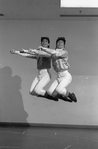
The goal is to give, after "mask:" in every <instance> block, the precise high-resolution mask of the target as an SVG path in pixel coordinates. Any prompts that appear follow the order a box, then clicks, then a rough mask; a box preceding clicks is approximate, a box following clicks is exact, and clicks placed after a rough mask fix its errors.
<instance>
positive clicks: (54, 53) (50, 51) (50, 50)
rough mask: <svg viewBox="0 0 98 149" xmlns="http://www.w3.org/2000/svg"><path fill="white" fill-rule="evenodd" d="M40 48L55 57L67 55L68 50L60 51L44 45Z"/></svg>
mask: <svg viewBox="0 0 98 149" xmlns="http://www.w3.org/2000/svg"><path fill="white" fill-rule="evenodd" d="M41 49H42V50H43V51H45V52H47V53H49V54H51V55H55V56H57V57H66V58H67V57H68V52H67V51H66V50H65V49H63V50H62V51H56V50H55V49H50V48H45V47H41Z"/></svg>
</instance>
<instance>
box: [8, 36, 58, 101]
mask: <svg viewBox="0 0 98 149" xmlns="http://www.w3.org/2000/svg"><path fill="white" fill-rule="evenodd" d="M41 46H42V47H45V48H49V47H50V39H49V38H48V37H41ZM38 51H39V53H40V48H38ZM10 52H11V54H18V55H21V56H24V57H28V58H33V59H37V69H38V76H37V77H36V78H35V79H34V81H33V82H32V84H31V88H30V94H31V95H35V96H40V97H46V98H49V96H48V95H47V93H46V91H45V90H44V87H45V86H46V85H47V84H48V83H49V81H50V79H51V74H50V70H49V69H50V68H51V58H50V56H51V55H50V54H46V53H45V52H41V55H38V54H35V52H33V54H32V55H31V54H28V53H27V52H28V50H24V49H23V50H21V51H15V50H11V51H10ZM44 53H45V54H44ZM49 99H50V98H49ZM52 99H53V100H57V99H55V98H52Z"/></svg>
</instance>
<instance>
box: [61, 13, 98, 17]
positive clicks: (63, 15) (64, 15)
mask: <svg viewBox="0 0 98 149" xmlns="http://www.w3.org/2000/svg"><path fill="white" fill-rule="evenodd" d="M60 17H98V15H70V14H69V15H66V14H61V15H60Z"/></svg>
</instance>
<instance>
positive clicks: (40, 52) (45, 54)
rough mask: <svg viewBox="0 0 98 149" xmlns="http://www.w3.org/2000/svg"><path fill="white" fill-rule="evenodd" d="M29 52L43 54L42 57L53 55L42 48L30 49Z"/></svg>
mask: <svg viewBox="0 0 98 149" xmlns="http://www.w3.org/2000/svg"><path fill="white" fill-rule="evenodd" d="M27 53H28V54H31V55H33V54H34V53H35V54H36V55H39V56H42V57H51V54H49V53H47V52H45V51H42V50H41V49H40V50H39V49H38V50H36V49H29V50H28V52H27Z"/></svg>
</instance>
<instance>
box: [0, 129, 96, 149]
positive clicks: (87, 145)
mask: <svg viewBox="0 0 98 149" xmlns="http://www.w3.org/2000/svg"><path fill="white" fill-rule="evenodd" d="M0 149H98V130H97V129H76V128H73V129H72V128H71V129H70V128H48V127H0Z"/></svg>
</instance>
